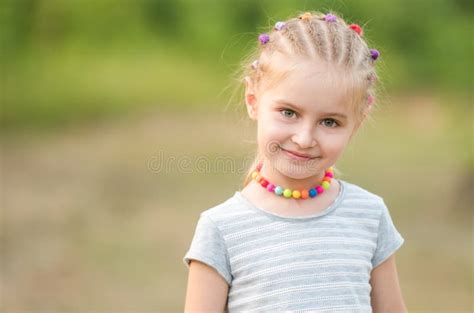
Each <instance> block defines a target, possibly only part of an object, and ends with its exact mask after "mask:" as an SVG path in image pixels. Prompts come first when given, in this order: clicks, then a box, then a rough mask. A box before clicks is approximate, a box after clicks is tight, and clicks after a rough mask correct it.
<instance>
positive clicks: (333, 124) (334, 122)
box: [323, 118, 339, 128]
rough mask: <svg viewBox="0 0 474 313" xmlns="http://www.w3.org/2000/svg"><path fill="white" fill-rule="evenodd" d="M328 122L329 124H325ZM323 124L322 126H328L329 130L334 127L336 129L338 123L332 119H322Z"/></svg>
mask: <svg viewBox="0 0 474 313" xmlns="http://www.w3.org/2000/svg"><path fill="white" fill-rule="evenodd" d="M328 121H329V122H330V123H326V122H328ZM323 124H324V126H328V127H329V128H334V127H337V126H339V124H338V122H337V121H336V120H334V119H332V118H327V119H324V120H323Z"/></svg>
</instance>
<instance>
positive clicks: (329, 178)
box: [323, 176, 331, 182]
mask: <svg viewBox="0 0 474 313" xmlns="http://www.w3.org/2000/svg"><path fill="white" fill-rule="evenodd" d="M323 181H327V182H331V177H327V176H326V177H324V178H323Z"/></svg>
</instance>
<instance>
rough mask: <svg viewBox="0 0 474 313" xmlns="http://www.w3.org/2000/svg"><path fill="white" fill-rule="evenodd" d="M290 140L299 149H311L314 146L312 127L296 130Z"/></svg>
mask: <svg viewBox="0 0 474 313" xmlns="http://www.w3.org/2000/svg"><path fill="white" fill-rule="evenodd" d="M291 140H292V141H293V142H294V143H296V144H297V145H298V146H299V147H300V148H301V149H307V148H312V147H314V146H315V145H316V140H315V139H314V134H313V129H312V127H304V128H300V129H298V130H297V131H296V133H295V134H294V135H293V137H292V138H291Z"/></svg>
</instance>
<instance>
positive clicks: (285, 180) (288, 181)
mask: <svg viewBox="0 0 474 313" xmlns="http://www.w3.org/2000/svg"><path fill="white" fill-rule="evenodd" d="M260 173H261V174H262V176H263V177H264V178H265V179H267V180H268V181H269V182H271V183H272V184H274V185H275V186H281V187H283V188H291V189H293V190H294V189H310V188H313V187H315V186H317V185H319V184H320V183H321V182H322V180H323V179H324V174H325V171H324V170H323V171H321V172H320V173H318V174H317V175H313V176H310V177H307V178H301V179H298V178H292V177H288V176H285V175H284V174H282V173H281V172H279V171H278V170H277V169H276V168H274V167H273V166H271V165H268V163H266V162H264V163H263V166H262V169H261V170H260Z"/></svg>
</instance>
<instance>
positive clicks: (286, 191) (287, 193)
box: [283, 189, 293, 198]
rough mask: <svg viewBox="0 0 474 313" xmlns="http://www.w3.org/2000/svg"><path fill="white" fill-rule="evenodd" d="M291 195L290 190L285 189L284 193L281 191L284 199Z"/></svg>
mask: <svg viewBox="0 0 474 313" xmlns="http://www.w3.org/2000/svg"><path fill="white" fill-rule="evenodd" d="M292 194H293V192H291V190H290V189H285V191H283V195H284V196H285V198H290V197H291V195H292Z"/></svg>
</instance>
